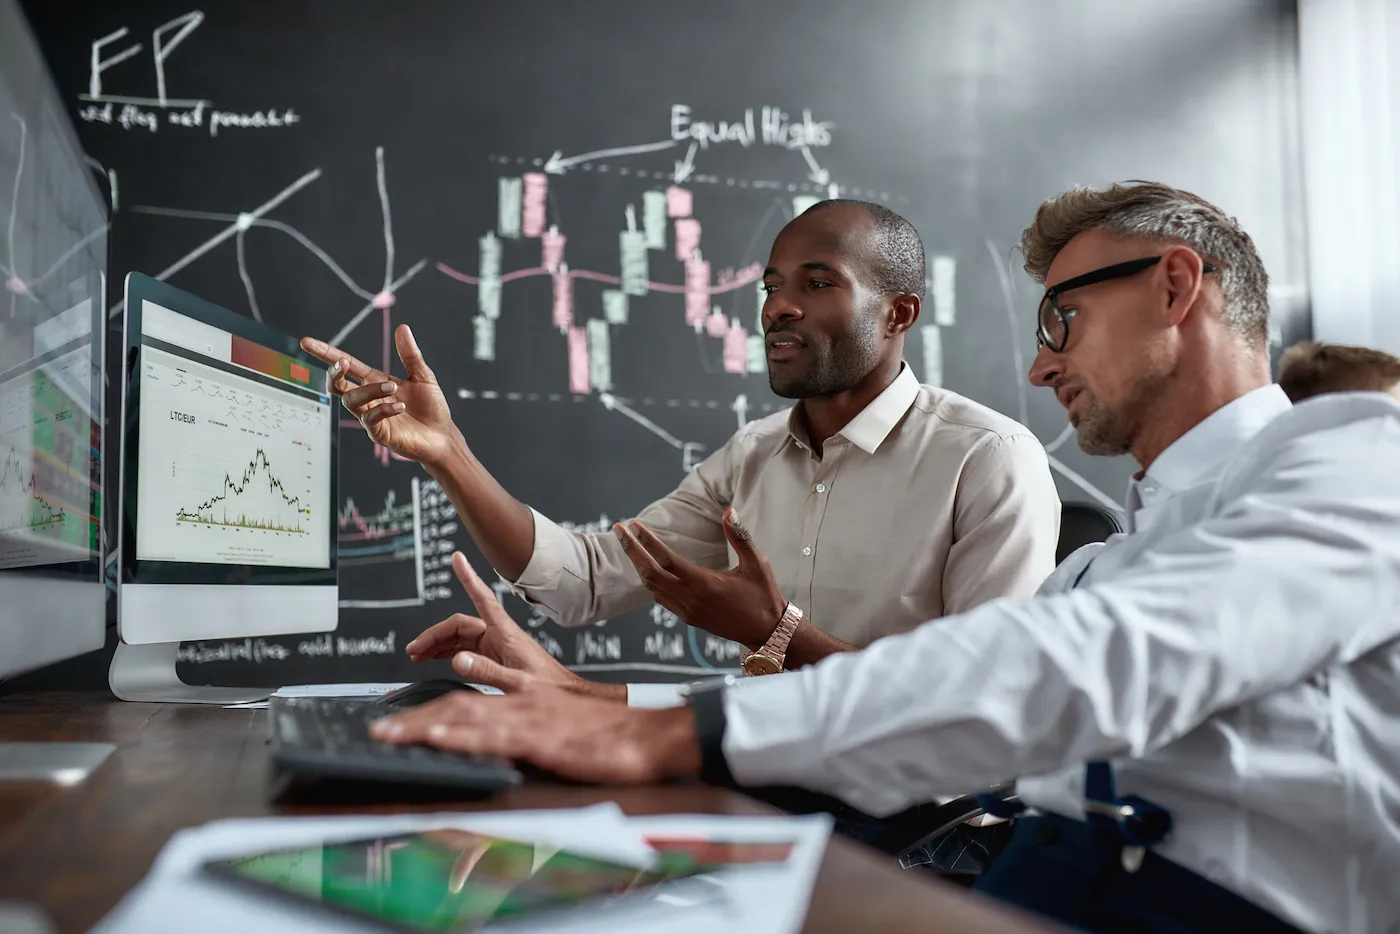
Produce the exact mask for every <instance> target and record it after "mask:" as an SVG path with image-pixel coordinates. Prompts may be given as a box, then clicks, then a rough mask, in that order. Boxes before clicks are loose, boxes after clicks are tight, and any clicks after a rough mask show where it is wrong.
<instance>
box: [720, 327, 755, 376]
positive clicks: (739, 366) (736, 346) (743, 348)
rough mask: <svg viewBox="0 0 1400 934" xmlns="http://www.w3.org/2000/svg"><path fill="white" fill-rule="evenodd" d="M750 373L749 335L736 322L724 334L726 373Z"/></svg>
mask: <svg viewBox="0 0 1400 934" xmlns="http://www.w3.org/2000/svg"><path fill="white" fill-rule="evenodd" d="M748 371H749V333H748V332H747V331H745V330H744V329H743V327H741V326H740V324H739V322H738V321H734V322H733V323H732V324H731V325H730V328H729V330H728V331H726V332H725V334H724V372H726V373H739V374H744V373H747V372H748Z"/></svg>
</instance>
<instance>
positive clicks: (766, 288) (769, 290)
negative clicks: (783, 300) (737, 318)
mask: <svg viewBox="0 0 1400 934" xmlns="http://www.w3.org/2000/svg"><path fill="white" fill-rule="evenodd" d="M761 288H762V289H763V292H764V294H766V295H772V294H773V293H774V292H776V291H778V287H777V286H776V285H772V284H771V283H768V282H765V283H763V285H762V286H761Z"/></svg>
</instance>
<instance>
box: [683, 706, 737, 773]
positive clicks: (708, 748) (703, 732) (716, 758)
mask: <svg viewBox="0 0 1400 934" xmlns="http://www.w3.org/2000/svg"><path fill="white" fill-rule="evenodd" d="M726 690H727V688H721V689H718V690H708V691H695V692H694V693H692V694H691V695H690V711H691V714H692V715H693V716H694V717H695V736H696V738H697V739H698V740H699V742H700V780H701V781H703V782H705V783H707V784H710V785H721V786H725V787H733V786H734V785H735V784H736V783H735V781H734V776H733V774H732V773H731V772H730V771H729V762H728V760H727V759H725V758H724V728H725V716H724V695H725V691H726Z"/></svg>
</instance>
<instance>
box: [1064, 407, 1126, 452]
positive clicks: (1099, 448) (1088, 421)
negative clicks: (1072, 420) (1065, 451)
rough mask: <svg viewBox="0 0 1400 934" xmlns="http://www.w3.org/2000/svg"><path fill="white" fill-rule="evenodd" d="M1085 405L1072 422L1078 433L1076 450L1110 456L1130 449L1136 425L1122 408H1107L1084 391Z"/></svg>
mask: <svg viewBox="0 0 1400 934" xmlns="http://www.w3.org/2000/svg"><path fill="white" fill-rule="evenodd" d="M1085 395H1089V396H1090V398H1089V399H1088V400H1086V401H1087V402H1088V403H1089V404H1088V405H1086V406H1085V407H1084V412H1083V414H1081V415H1080V416H1079V421H1078V423H1076V424H1075V426H1074V428H1075V431H1077V432H1078V434H1079V449H1080V450H1081V451H1083V452H1084V453H1085V454H1096V455H1104V456H1108V457H1112V456H1113V455H1115V454H1127V453H1128V452H1129V451H1130V450H1131V449H1132V444H1133V437H1134V436H1135V435H1136V434H1137V426H1136V425H1135V424H1134V423H1133V420H1132V419H1130V418H1129V417H1128V416H1127V414H1126V413H1125V412H1123V411H1122V410H1115V409H1110V408H1108V407H1107V406H1104V405H1101V404H1100V403H1099V400H1098V398H1097V397H1095V396H1093V395H1092V394H1090V393H1087V392H1086V393H1085Z"/></svg>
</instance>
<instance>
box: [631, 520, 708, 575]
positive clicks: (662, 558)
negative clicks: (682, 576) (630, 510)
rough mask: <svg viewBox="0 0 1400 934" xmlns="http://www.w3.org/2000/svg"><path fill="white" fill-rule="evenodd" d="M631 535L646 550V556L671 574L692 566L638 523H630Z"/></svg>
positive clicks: (653, 533)
mask: <svg viewBox="0 0 1400 934" xmlns="http://www.w3.org/2000/svg"><path fill="white" fill-rule="evenodd" d="M630 526H631V530H632V533H633V534H634V535H636V536H637V541H638V542H640V543H641V546H642V547H643V548H645V549H646V550H647V554H649V555H651V556H652V557H653V558H655V559H656V563H657V564H659V565H660V566H661V567H662V568H664V569H665V570H667V571H670V572H671V573H672V574H676V573H677V572H680V571H687V570H689V569H690V568H691V567H693V566H694V565H692V564H691V563H690V562H689V561H687V560H685V559H684V558H682V557H681V556H680V555H678V554H676V553H675V552H674V551H672V550H671V549H670V548H669V547H667V545H666V543H665V542H663V541H662V540H661V539H659V538H657V537H656V533H655V532H653V531H652V530H651V529H649V528H647V527H646V526H645V525H642V523H640V522H632V523H630Z"/></svg>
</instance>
